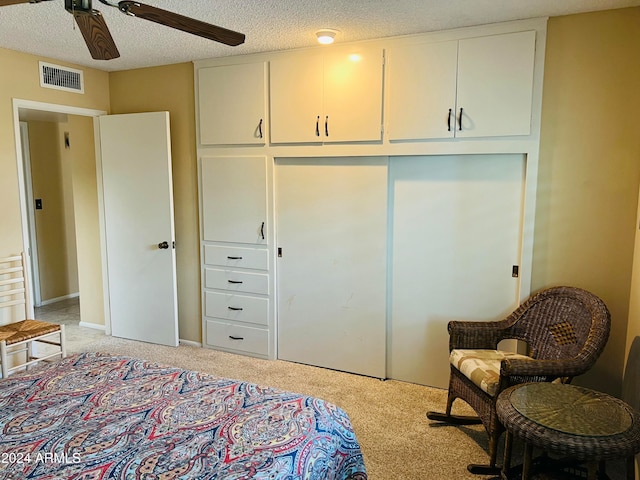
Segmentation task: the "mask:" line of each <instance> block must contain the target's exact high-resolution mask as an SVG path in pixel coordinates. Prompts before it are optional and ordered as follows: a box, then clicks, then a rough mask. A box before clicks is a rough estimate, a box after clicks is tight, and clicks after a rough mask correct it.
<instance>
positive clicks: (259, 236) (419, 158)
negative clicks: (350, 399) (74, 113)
mask: <svg viewBox="0 0 640 480" xmlns="http://www.w3.org/2000/svg"><path fill="white" fill-rule="evenodd" d="M545 32H546V20H545V19H532V20H523V21H517V22H508V23H505V24H496V25H486V26H479V27H470V28H468V29H456V30H451V31H447V32H432V33H428V34H423V35H415V36H410V37H398V38H384V39H378V40H372V41H367V42H361V43H356V44H352V45H341V46H337V47H335V46H331V47H328V48H327V47H318V48H308V49H303V50H296V51H284V52H267V53H260V54H252V55H247V56H242V57H237V58H233V59H225V58H220V59H209V60H200V61H197V62H195V74H196V84H197V87H198V89H197V91H196V96H197V97H196V98H197V101H196V107H197V109H198V112H197V117H196V121H197V123H198V132H199V140H198V146H197V150H198V157H199V158H200V159H201V162H200V165H199V167H200V172H199V175H200V177H199V180H200V185H199V186H200V192H199V194H200V201H201V204H200V206H201V208H200V216H201V246H202V251H201V253H202V257H201V258H202V265H201V268H202V272H201V274H202V277H201V281H202V309H203V318H202V328H203V336H202V341H203V344H204V346H205V347H208V348H215V349H220V350H225V351H230V352H235V353H241V354H247V355H253V356H258V357H262V358H270V359H274V358H281V359H286V360H292V361H296V362H302V363H308V364H313V365H318V366H323V367H328V368H334V369H338V370H345V371H351V372H356V373H361V374H365V375H371V376H375V377H389V378H395V379H400V380H405V381H410V382H417V383H424V384H429V385H439V386H445V385H444V382H446V377H447V365H446V361H447V345H448V336H447V331H446V322H447V321H448V320H450V319H452V318H466V319H478V320H481V319H488V318H496V317H499V316H501V314H503V313H506V311H508V310H510V309H511V307H513V306H514V305H515V304H516V303H517V302H518V301H519V300H522V299H523V298H526V297H527V296H528V294H529V291H530V288H531V278H530V271H531V264H532V255H533V247H532V245H533V238H532V234H531V232H533V231H534V228H533V227H534V218H535V198H536V188H537V186H536V178H537V168H538V155H539V131H540V117H541V103H542V81H543V75H542V72H543V66H544V50H545V35H546V33H545ZM219 68H220V69H219ZM218 69H219V70H218ZM252 72H253V73H252ZM265 73H266V74H265ZM240 79H244V80H246V79H252V80H256V79H257V80H256V84H252V85H251V86H249V85H248V83H247V84H243V83H242V81H241V80H240ZM225 89H226V90H225ZM221 92H230V93H224V94H222V93H221ZM256 92H257V93H259V92H262V94H263V96H262V97H260V98H253V99H249V97H251V96H252V94H253V93H256ZM245 100H247V102H246V105H254V106H255V105H258V106H261V107H262V108H261V109H260V108H258V109H257V110H256V112H258V115H262V116H261V117H260V118H263V126H265V127H266V128H265V129H263V131H262V133H263V138H258V139H256V138H255V135H256V128H257V126H258V125H259V121H260V120H259V119H256V118H257V117H255V114H253V113H251V114H249V113H247V112H249V111H251V109H250V108H248V107H246V108H245ZM205 105H222V106H220V107H216V108H219V109H222V110H224V111H226V112H232V113H229V114H225V115H223V116H220V115H216V114H215V112H216V108H207V109H205V108H203V106H205ZM461 111H462V117H460V112H461ZM207 112H209V113H207ZM212 112H213V113H212ZM241 112H244V113H241ZM265 112H266V115H267V118H265V117H264V115H265ZM243 117H251V119H252V120H251V122H249V123H251V128H250V132H249V134H248V135H249V138H247V137H246V131H245V132H244V133H243V134H242V135H240V134H239V132H240V130H242V129H243V128H244V127H243V125H244V124H245V123H244V122H241V121H240V120H241V119H242V118H243ZM254 117H255V118H254ZM215 122H218V123H217V124H216V123H215ZM460 122H461V123H460ZM383 125H384V127H385V129H384V131H383V130H382V126H383ZM225 129H226V130H225ZM432 139H434V140H435V141H430V140H432ZM376 161H377V162H378V163H376ZM380 162H382V164H381V163H380ZM525 200H526V201H525ZM498 232H499V233H498ZM276 241H277V243H276ZM277 247H282V253H281V255H279V254H278V248H277ZM276 264H277V272H276V268H275V267H276ZM513 265H520V274H521V276H520V277H519V278H513V277H511V267H512V266H513ZM487 289H488V291H489V293H487ZM482 292H484V293H482Z"/></svg>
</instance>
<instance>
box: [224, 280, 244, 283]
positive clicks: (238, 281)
mask: <svg viewBox="0 0 640 480" xmlns="http://www.w3.org/2000/svg"><path fill="white" fill-rule="evenodd" d="M227 282H229V283H233V284H238V283H242V281H241V280H227Z"/></svg>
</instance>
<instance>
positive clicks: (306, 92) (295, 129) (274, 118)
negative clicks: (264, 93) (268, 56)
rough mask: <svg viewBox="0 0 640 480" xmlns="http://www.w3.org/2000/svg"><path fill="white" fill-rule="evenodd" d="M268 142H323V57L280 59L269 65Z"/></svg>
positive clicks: (309, 56) (306, 56)
mask: <svg viewBox="0 0 640 480" xmlns="http://www.w3.org/2000/svg"><path fill="white" fill-rule="evenodd" d="M269 83H270V92H271V96H270V100H271V142H272V143H296V142H304V143H310V142H322V137H321V136H320V134H321V131H320V116H321V115H322V88H323V86H322V83H323V81H322V56H321V55H319V54H306V55H299V56H293V57H287V56H285V57H281V58H276V59H274V60H272V61H271V64H270V82H269Z"/></svg>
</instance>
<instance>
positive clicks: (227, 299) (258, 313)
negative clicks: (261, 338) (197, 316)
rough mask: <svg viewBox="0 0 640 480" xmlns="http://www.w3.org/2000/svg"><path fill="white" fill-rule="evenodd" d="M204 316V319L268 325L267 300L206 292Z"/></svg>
mask: <svg viewBox="0 0 640 480" xmlns="http://www.w3.org/2000/svg"><path fill="white" fill-rule="evenodd" d="M204 314H205V316H206V317H216V318H222V319H225V320H233V321H236V322H245V323H255V324H257V325H268V324H269V320H268V319H269V299H268V298H260V297H252V296H250V295H234V294H232V293H219V292H209V291H207V292H205V302H204Z"/></svg>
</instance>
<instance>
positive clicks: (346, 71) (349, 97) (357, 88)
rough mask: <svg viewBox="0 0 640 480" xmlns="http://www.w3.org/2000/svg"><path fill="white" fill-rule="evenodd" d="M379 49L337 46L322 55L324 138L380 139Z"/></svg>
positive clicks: (381, 62) (343, 140)
mask: <svg viewBox="0 0 640 480" xmlns="http://www.w3.org/2000/svg"><path fill="white" fill-rule="evenodd" d="M382 77H383V56H382V49H381V48H375V47H374V48H371V47H357V46H354V47H339V48H335V49H332V50H329V51H327V53H326V54H325V56H324V102H323V106H324V109H323V117H322V118H321V120H322V122H321V124H322V125H321V126H322V129H323V132H321V134H323V141H324V142H325V143H328V142H365V141H379V140H382Z"/></svg>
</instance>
